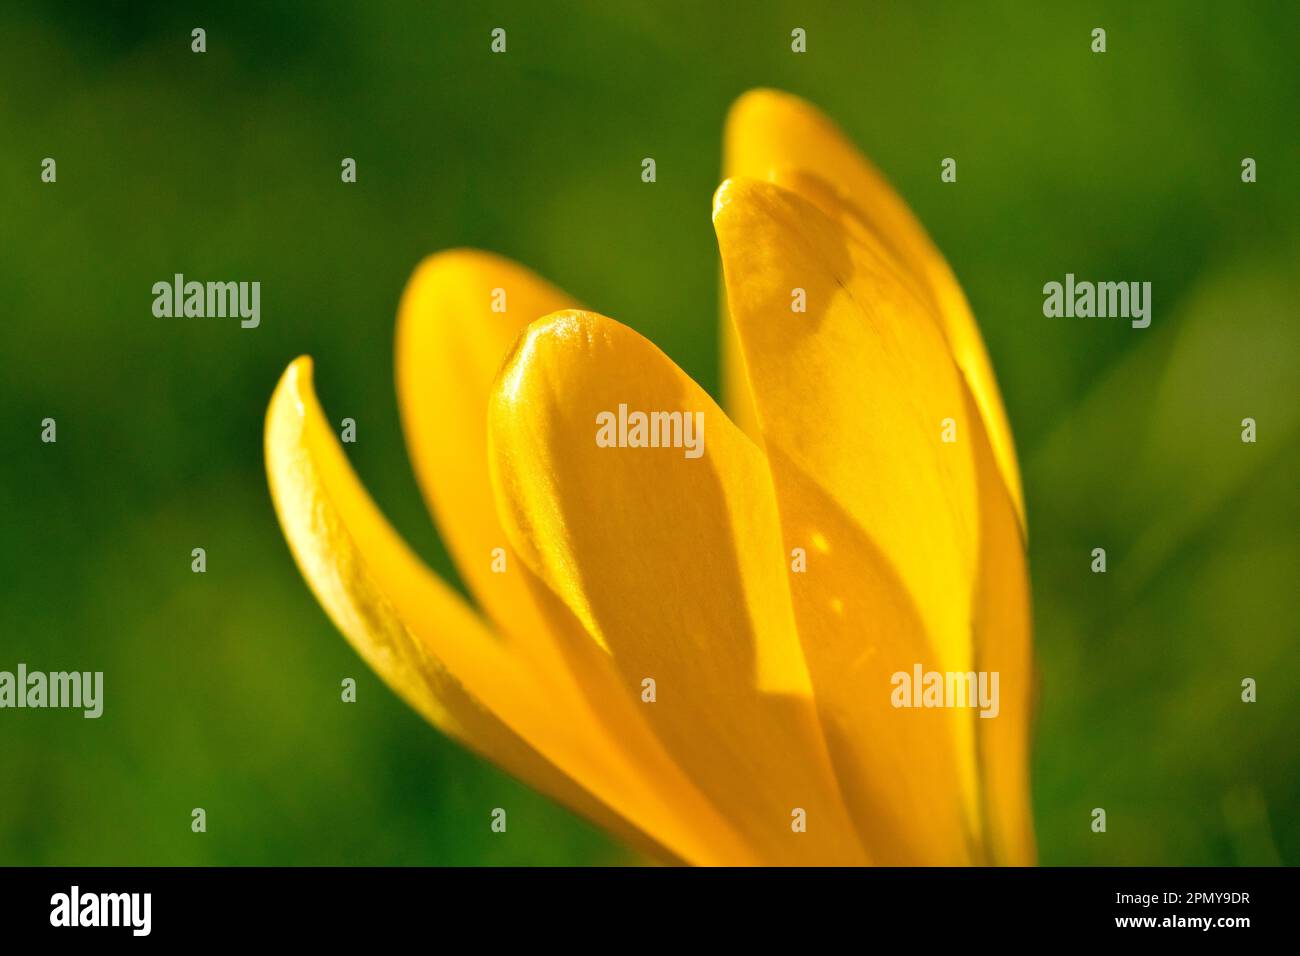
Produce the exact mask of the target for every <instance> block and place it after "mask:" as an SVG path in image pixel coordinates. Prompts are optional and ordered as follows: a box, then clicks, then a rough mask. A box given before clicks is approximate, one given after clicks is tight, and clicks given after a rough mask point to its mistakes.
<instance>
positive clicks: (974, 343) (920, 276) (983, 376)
mask: <svg viewBox="0 0 1300 956" xmlns="http://www.w3.org/2000/svg"><path fill="white" fill-rule="evenodd" d="M723 169H724V176H726V177H737V178H739V177H747V178H753V179H762V180H768V181H771V182H777V183H779V184H781V185H783V186H786V187H787V188H789V189H792V190H793V191H796V192H799V193H800V194H801V195H802V196H803V197H804V198H805V199H807V200H809V201H810V202H813V203H818V204H822V196H823V195H824V194H823V193H822V190H821V189H819V188H818V187H816V186H815V185H813V184H814V183H816V182H818V181H820V182H821V183H823V184H825V185H826V186H828V187H829V188H830V190H831V191H832V192H833V194H834V195H835V198H836V199H837V200H838V201H839V202H840V203H842V204H843V205H844V207H845V208H847V209H849V210H851V211H852V213H853V214H854V215H855V216H856V217H858V218H859V219H860V220H861V221H862V222H863V224H864V225H865V226H866V227H867V228H869V229H870V230H872V231H873V232H875V233H876V234H877V235H878V236H879V237H881V238H882V240H883V243H884V246H885V248H886V249H888V251H889V252H890V253H891V254H892V255H893V256H894V257H895V258H896V259H897V260H898V261H899V262H900V263H901V264H902V265H903V266H904V268H906V269H907V270H908V271H909V272H910V273H911V274H912V276H913V277H914V278H915V279H916V280H918V285H919V288H920V290H921V291H922V293H923V295H924V296H925V298H926V300H927V304H928V305H929V306H930V307H931V308H932V309H933V310H934V311H935V312H936V313H937V315H938V317H939V322H940V327H941V328H942V330H943V333H944V335H945V336H946V338H947V340H948V344H949V347H950V348H951V349H952V352H953V355H954V356H955V358H956V361H957V365H958V366H959V367H960V368H961V370H962V372H963V374H964V375H965V377H966V381H967V384H968V386H969V387H970V390H971V392H972V394H973V395H974V396H975V401H976V404H977V406H978V408H979V412H980V416H981V417H982V419H983V422H984V426H985V431H986V432H987V434H988V435H989V440H990V441H991V442H992V445H993V451H994V456H995V459H996V461H997V465H998V469H999V471H1000V473H1001V475H1002V477H1003V480H1004V481H1005V482H1006V484H1007V487H1008V489H1009V490H1010V493H1011V499H1012V502H1013V504H1014V506H1015V508H1016V513H1017V517H1018V519H1019V522H1020V524H1021V527H1022V528H1023V526H1024V500H1023V493H1022V491H1021V482H1020V468H1019V465H1018V464H1017V461H1016V452H1015V445H1014V443H1013V441H1012V436H1011V427H1010V425H1009V424H1008V422H1007V416H1006V410H1005V408H1004V407H1003V404H1002V395H1001V393H1000V392H999V390H998V385H997V379H996V378H995V377H994V374H993V366H992V364H991V363H990V361H989V357H988V352H987V350H986V349H985V347H984V340H983V338H981V336H980V332H979V327H978V326H977V325H976V322H975V318H974V316H973V315H972V314H971V310H970V305H969V303H968V302H967V301H966V296H965V294H964V293H963V292H962V290H961V286H960V285H959V284H958V283H957V280H956V278H955V277H954V276H953V274H952V270H951V268H949V266H948V263H947V261H946V260H945V259H944V258H943V255H942V254H941V253H940V252H939V250H938V249H937V248H935V245H934V243H933V242H932V241H931V240H930V237H929V236H928V235H927V234H926V232H925V229H924V227H922V225H921V224H920V222H918V221H917V219H916V217H915V216H914V215H913V214H912V211H911V210H910V209H909V208H908V206H907V204H906V203H905V202H904V201H903V200H902V198H901V197H899V195H898V194H897V193H896V192H894V190H893V188H892V187H891V186H890V185H889V183H888V182H886V180H885V178H884V177H883V176H882V175H881V174H880V172H879V171H878V170H877V169H876V168H875V167H874V166H872V165H871V163H870V162H868V161H867V159H866V158H865V157H864V156H863V155H862V153H861V152H860V151H859V150H858V149H857V148H856V147H855V146H854V145H853V144H852V143H851V142H850V141H849V140H848V138H847V137H845V136H844V134H843V133H842V132H841V131H840V130H839V128H838V127H836V126H835V124H834V123H832V122H831V121H830V120H829V119H828V118H827V117H826V116H825V115H824V114H823V113H821V112H820V111H819V110H817V109H816V108H815V107H813V106H812V105H811V104H809V103H807V102H806V101H804V100H802V99H800V98H799V97H796V96H791V95H789V94H786V93H780V92H777V91H775V90H765V89H759V90H752V91H750V92H749V93H746V94H745V95H744V96H742V97H741V98H740V99H739V100H737V101H736V103H735V104H734V105H733V106H732V108H731V113H730V115H729V116H728V117H727V124H726V132H725V137H724V163H723ZM826 211H828V212H830V210H826ZM831 214H832V215H834V213H833V212H832V213H831ZM731 334H732V333H731V332H730V331H729V329H728V328H727V326H726V325H725V324H724V326H723V335H724V336H728V335H731ZM732 348H733V346H730V345H727V344H725V343H724V347H723V354H724V356H726V355H729V354H732V352H731V350H732ZM727 388H728V391H727V395H728V399H729V401H734V402H736V403H738V404H742V405H743V401H744V399H743V396H742V395H741V394H740V393H741V392H742V389H743V382H742V381H741V376H739V375H738V374H737V375H733V376H732V377H731V378H729V379H728V385H727Z"/></svg>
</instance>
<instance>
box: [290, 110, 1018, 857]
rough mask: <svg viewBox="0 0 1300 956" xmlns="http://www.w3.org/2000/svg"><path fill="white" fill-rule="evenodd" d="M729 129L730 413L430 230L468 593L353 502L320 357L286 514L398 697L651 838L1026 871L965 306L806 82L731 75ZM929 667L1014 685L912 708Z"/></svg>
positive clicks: (424, 271)
mask: <svg viewBox="0 0 1300 956" xmlns="http://www.w3.org/2000/svg"><path fill="white" fill-rule="evenodd" d="M725 149H726V156H725V160H724V165H725V174H726V179H725V181H724V182H723V183H722V185H721V187H720V188H719V189H718V191H717V193H716V195H715V196H714V202H713V223H714V227H715V230H716V232H717V236H718V242H719V246H720V249H721V255H722V266H723V274H724V277H725V300H726V309H725V312H726V313H727V315H728V317H729V318H728V320H727V321H724V323H723V327H724V331H723V337H724V342H723V355H724V361H725V368H724V379H725V381H726V386H725V397H726V400H727V410H726V411H724V410H723V409H722V408H720V407H719V406H718V405H717V404H716V403H715V402H714V401H713V399H712V398H710V396H709V395H708V394H707V393H706V392H705V391H704V389H702V388H701V387H700V386H699V385H697V384H696V383H695V382H694V381H692V380H691V378H690V377H689V376H687V375H686V374H685V373H684V372H682V370H681V369H679V368H678V367H677V366H676V365H674V364H673V362H672V361H671V360H670V359H668V358H667V356H665V355H664V354H663V353H662V352H661V351H659V350H658V349H657V348H656V347H655V346H654V345H653V344H652V343H650V342H649V341H647V340H646V339H645V338H643V337H641V336H640V335H638V334H637V333H636V332H634V331H633V330H632V329H630V328H628V327H626V326H624V325H621V324H619V323H618V322H616V321H614V320H613V319H609V318H606V317H604V316H601V315H598V314H596V313H594V312H589V311H584V310H582V309H581V308H580V307H579V306H578V304H577V303H576V302H574V300H573V299H571V298H570V297H569V296H567V295H566V294H565V293H563V292H561V291H560V290H558V289H556V288H555V287H553V286H551V285H548V284H547V283H546V282H545V281H543V280H542V279H540V278H538V277H537V276H535V275H533V274H532V273H530V272H529V271H527V270H526V269H524V268H523V267H521V266H519V265H516V264H514V263H512V262H509V261H506V260H504V259H501V258H498V257H496V256H493V255H489V254H487V253H482V252H474V251H464V250H458V251H452V252H445V253H440V254H437V255H434V256H432V257H430V258H429V259H427V260H426V261H425V262H423V263H422V264H421V265H420V266H419V268H418V269H417V270H416V272H415V274H414V275H413V277H412V278H411V280H410V283H409V285H408V286H407V289H406V292H405V294H404V296H403V298H402V301H401V305H400V309H399V318H398V329H397V347H396V352H397V357H396V365H397V390H398V396H399V404H400V407H401V412H402V423H403V426H404V431H405V435H406V439H407V442H408V444H409V447H410V452H411V456H412V458H413V460H414V465H415V470H416V473H417V476H418V478H419V482H420V485H421V487H422V489H423V493H424V494H425V496H426V498H427V501H428V504H429V506H430V508H431V510H432V511H433V514H434V516H435V517H436V519H437V522H438V526H439V528H440V530H441V533H442V536H443V539H444V541H445V542H446V545H447V547H448V549H449V551H450V553H451V555H452V557H453V559H454V561H455V563H456V566H457V568H458V569H459V570H460V573H461V575H462V578H463V580H464V583H465V585H466V587H467V588H468V590H469V592H470V593H471V594H472V595H473V598H474V600H475V603H476V605H477V606H471V605H470V604H469V603H467V602H466V601H465V600H463V599H462V598H461V597H460V596H459V594H458V592H456V591H455V590H453V589H452V588H451V587H449V586H448V585H447V584H445V583H444V582H443V581H441V580H440V579H439V578H438V577H437V576H436V575H434V574H433V573H431V572H430V571H429V570H428V568H427V567H426V566H425V565H424V564H422V562H421V561H420V560H419V559H418V558H417V557H416V556H415V555H414V554H413V553H412V552H411V550H410V549H409V548H408V546H407V545H406V544H405V543H404V542H403V540H402V538H401V537H400V536H399V534H398V533H397V532H396V531H395V530H394V529H393V528H392V527H391V526H390V525H389V523H388V522H387V521H386V520H385V518H384V517H383V515H382V514H381V513H380V511H379V510H378V508H377V507H376V506H375V503H374V502H373V501H372V500H371V498H370V497H369V495H368V494H367V493H366V491H365V489H364V488H363V487H362V485H361V484H360V482H359V481H358V479H357V476H356V474H355V473H354V472H353V470H352V468H351V467H350V466H349V464H348V461H347V459H346V457H345V456H344V454H343V450H342V448H341V446H340V444H339V442H338V440H337V438H336V435H335V433H334V431H333V430H332V428H331V426H330V424H329V423H328V422H327V419H326V417H325V415H324V413H323V412H322V410H321V406H320V404H319V403H318V401H317V398H316V395H315V393H314V391H313V387H312V366H311V360H310V359H309V358H306V357H304V358H299V359H298V360H296V361H295V362H293V364H291V365H290V366H289V368H288V370H287V371H286V372H285V373H284V376H283V378H282V379H281V381H280V384H279V386H278V387H277V389H276V391H275V394H274V396H273V398H272V399H271V405H270V408H269V410H268V413H267V420H266V459H267V470H268V472H269V476H270V485H271V493H272V497H273V499H274V502H275V507H276V511H277V512H278V514H279V517H280V521H281V524H282V526H283V529H284V533H285V537H286V538H287V539H288V542H289V545H290V547H291V549H292V551H293V553H294V556H295V558H296V559H297V562H298V564H299V566H300V568H301V570H302V572H303V574H304V576H305V577H306V579H307V581H308V583H309V584H310V586H311V588H312V589H313V591H314V592H315V594H316V596H317V598H318V599H319V601H320V602H321V604H322V605H323V606H324V608H325V610H326V611H327V612H328V614H329V616H330V617H331V618H332V619H333V621H334V623H335V624H336V625H337V626H338V628H339V630H341V631H342V632H343V634H344V635H346V637H347V638H348V640H349V641H350V642H351V643H352V644H353V646H354V647H355V648H356V649H357V651H358V652H359V653H360V654H361V656H362V657H363V658H364V659H365V660H366V661H367V662H368V663H369V664H370V666H371V667H373V668H374V669H375V671H377V672H378V674H379V675H380V676H381V677H382V678H383V679H384V680H385V681H386V682H387V683H388V684H389V686H391V687H392V688H393V690H395V691H396V692H397V693H398V694H400V695H401V696H402V697H403V698H404V699H405V700H406V701H407V702H408V703H409V704H410V705H411V706H412V707H414V708H416V710H418V711H419V712H420V713H421V714H423V715H424V716H425V717H426V718H427V719H428V720H429V721H430V722H431V723H433V724H434V725H435V726H437V727H438V728H439V729H441V730H442V731H443V732H445V733H446V734H448V735H450V736H451V737H453V738H455V739H456V740H458V741H460V742H462V743H463V744H464V745H465V746H467V747H469V748H471V749H473V750H474V751H477V752H478V753H479V754H481V755H483V756H484V757H486V758H487V759H489V760H491V761H493V762H495V763H496V764H498V765H500V766H501V767H503V768H505V769H506V770H507V771H509V772H510V773H512V774H514V775H516V776H517V777H519V778H521V779H522V780H524V781H526V782H527V783H528V784H530V785H531V786H533V787H535V788H536V789H538V790H540V791H541V792H543V793H545V794H547V795H549V796H550V797H552V798H554V799H555V800H557V801H559V802H561V803H562V804H564V805H566V806H568V807H570V808H571V809H573V810H574V811H576V812H578V813H580V814H582V815H584V816H586V817H588V818H589V819H591V820H593V821H595V822H596V823H598V824H599V825H601V826H604V827H606V828H608V829H609V830H610V831H612V832H613V833H615V834H617V835H618V836H620V837H622V838H623V839H625V840H626V841H627V842H628V843H630V844H631V845H633V846H635V847H637V848H639V849H641V850H643V851H645V852H646V853H649V854H650V855H652V856H654V857H656V858H658V859H661V860H666V861H673V862H685V863H694V864H739V865H752V864H797V865H802V864H832V865H841V864H847V865H854V864H891V865H913V864H918V865H932V864H987V863H1005V864H1028V863H1032V862H1033V860H1034V845H1033V830H1032V823H1031V815H1030V806H1029V797H1028V789H1029V788H1028V772H1027V766H1028V756H1027V747H1028V743H1027V740H1028V724H1029V708H1030V681H1031V672H1032V663H1031V646H1030V615H1029V590H1028V577H1027V569H1026V561H1025V547H1024V543H1025V526H1024V509H1023V503H1022V498H1021V489H1020V479H1019V475H1018V473H1017V466H1016V458H1015V452H1014V449H1013V447H1012V439H1011V433H1010V430H1009V428H1008V425H1007V419H1006V415H1005V413H1004V411H1003V408H1002V402H1001V398H1000V396H999V394H998V388H997V383H996V381H995V379H994V376H993V372H992V369H991V367H990V364H989V360H988V356H987V355H986V353H985V350H984V346H983V343H982V341H981V338H980V334H979V331H978V329H977V327H976V325H975V321H974V319H973V317H972V315H971V312H970V308H969V306H968V305H967V303H966V300H965V297H964V296H963V294H962V292H961V289H960V288H959V286H958V285H957V282H956V280H955V279H954V277H953V275H952V273H951V271H950V270H949V268H948V266H947V264H946V263H945V261H944V260H943V258H942V256H941V255H940V254H939V252H938V251H937V250H936V249H935V247H934V246H933V244H932V243H931V241H930V240H929V238H928V237H927V235H926V234H925V232H924V230H923V229H922V227H921V226H920V225H919V223H918V222H917V221H916V219H915V218H914V217H913V216H912V214H911V212H910V211H909V210H908V208H907V206H906V205H905V204H904V203H903V201H902V200H901V199H900V198H899V197H898V196H897V195H896V194H895V193H894V192H893V191H892V190H891V189H890V187H889V186H888V185H887V184H886V183H885V181H884V179H883V178H882V177H881V175H880V174H879V173H878V172H877V171H876V170H875V169H874V168H873V167H872V166H871V165H870V164H869V163H868V162H867V160H866V159H865V158H863V156H862V155H861V154H860V153H859V152H858V151H857V150H856V149H855V148H854V147H853V146H852V145H851V144H850V143H849V142H848V140H847V139H846V138H845V137H844V136H843V135H842V134H841V133H840V132H839V131H838V130H837V129H836V128H835V127H834V126H833V125H832V124H831V123H830V122H829V121H828V120H827V119H825V118H824V117H823V116H822V115H821V114H820V113H818V112H817V111H816V110H815V109H813V108H812V107H811V106H809V105H808V104H807V103H804V102H803V101H801V100H799V99H796V98H794V97H791V96H788V95H784V94H781V93H776V92H772V91H767V90H757V91H753V92H750V93H748V94H746V95H745V96H743V97H742V98H741V99H740V100H739V101H738V102H737V103H736V104H735V106H734V107H733V109H732V111H731V114H730V116H729V118H728V121H727V128H726V146H725ZM637 412H640V413H642V414H644V415H645V416H647V418H650V419H651V421H652V422H654V423H657V425H656V424H652V425H651V429H650V434H651V436H652V438H653V439H656V440H647V438H646V432H645V429H644V428H642V430H641V435H640V437H641V441H638V440H637V437H636V434H635V433H636V430H637V427H638V426H637V424H636V422H635V414H636V413H637ZM674 413H676V414H677V417H676V418H674V417H673V414H674ZM655 414H657V415H658V416H659V417H658V418H652V417H651V416H653V415H655ZM629 421H631V422H632V424H631V425H630V426H629ZM602 422H603V423H604V426H602V424H601V423H602ZM613 422H616V423H617V424H611V423H613ZM694 422H700V423H701V428H700V430H699V433H698V435H696V436H694V437H696V438H698V443H699V446H700V447H699V448H698V449H697V451H698V453H697V454H690V453H688V452H690V450H691V449H690V447H684V446H689V444H690V438H691V436H689V435H688V436H683V435H682V434H681V430H682V429H683V428H684V427H689V426H690V424H691V423H694ZM642 424H644V421H643V422H642ZM605 426H608V428H609V429H610V431H608V433H607V434H606V436H605V437H606V439H607V440H604V441H602V440H600V438H599V434H600V429H601V428H602V427H605ZM656 427H658V428H659V431H655V428H656ZM615 433H617V434H616V435H615ZM614 437H616V438H617V440H610V439H612V438H614ZM659 438H662V439H663V440H662V441H659V440H657V439H659ZM913 673H915V674H916V676H918V677H920V676H921V675H922V674H926V675H929V674H932V673H933V674H937V675H938V677H939V678H940V679H943V678H944V677H945V675H946V676H947V678H949V679H954V680H956V682H957V683H958V684H960V683H961V681H960V675H964V674H971V675H974V674H977V673H978V674H984V675H987V674H997V675H998V677H999V678H1000V679H999V681H998V683H997V684H996V685H994V686H995V687H996V688H997V690H998V694H997V696H998V698H999V699H998V701H997V705H996V707H993V708H989V707H986V708H984V709H983V710H980V709H976V708H974V707H972V706H962V702H961V700H960V699H958V700H957V701H956V702H954V701H953V700H951V699H949V700H947V701H946V702H945V701H943V700H938V703H939V704H941V705H942V704H945V703H946V704H948V705H951V706H931V705H933V704H935V703H936V700H935V699H932V698H930V696H929V694H928V690H927V695H926V701H925V702H924V703H923V702H922V700H921V691H920V688H919V687H917V688H915V689H914V690H913V691H909V692H908V693H907V694H904V695H902V696H903V699H902V700H901V701H900V695H899V693H898V689H899V684H898V681H899V680H900V679H901V677H900V675H912V674H913ZM970 686H972V687H973V686H974V685H973V684H972V685H970ZM913 695H915V699H911V698H912V696H913ZM937 696H939V697H941V696H942V695H937ZM914 703H915V704H921V706H912V705H913V704H914ZM967 703H970V702H969V701H968V702H967ZM485 820H486V817H485ZM485 825H486V824H485Z"/></svg>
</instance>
